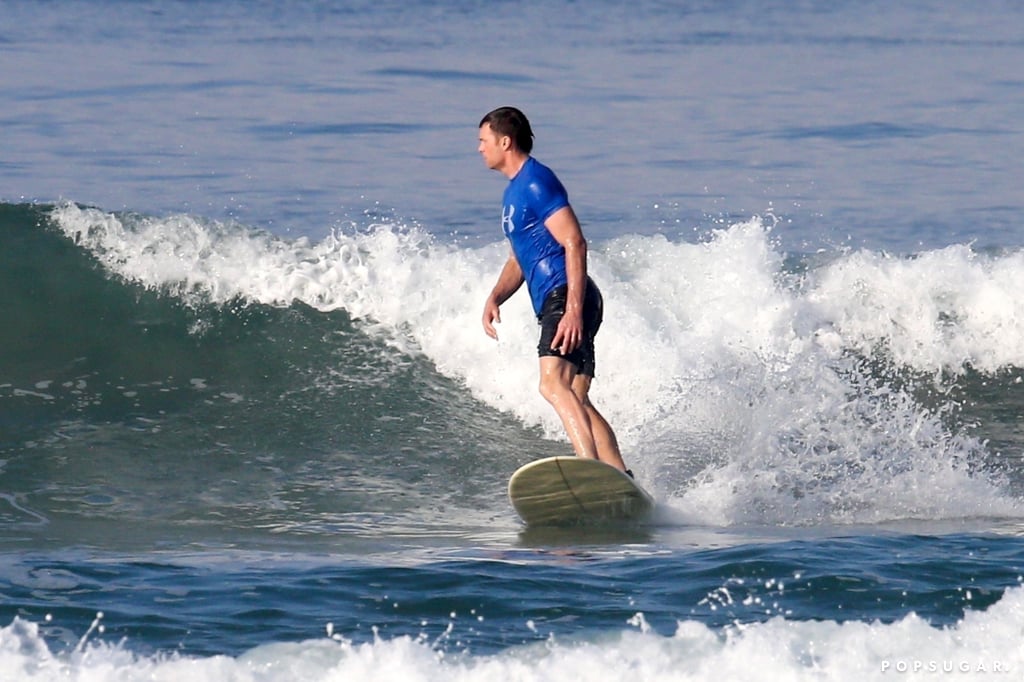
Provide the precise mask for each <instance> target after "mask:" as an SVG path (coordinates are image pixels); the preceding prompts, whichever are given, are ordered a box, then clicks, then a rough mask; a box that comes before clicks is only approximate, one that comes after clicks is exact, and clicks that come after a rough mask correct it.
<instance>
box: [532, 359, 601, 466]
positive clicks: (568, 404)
mask: <svg viewBox="0 0 1024 682" xmlns="http://www.w3.org/2000/svg"><path fill="white" fill-rule="evenodd" d="M575 378H576V367H575V365H573V364H572V363H570V362H568V361H567V360H564V359H563V358H559V357H555V356H545V357H542V358H541V359H540V394H541V395H542V396H544V399H545V400H547V401H548V402H549V403H551V406H552V407H553V408H555V412H556V413H557V414H558V416H559V418H560V419H561V420H562V426H563V427H565V433H566V435H568V436H569V442H571V443H572V447H573V449H574V450H575V451H576V454H577V455H578V456H580V457H587V458H589V459H598V458H599V457H598V455H599V450H598V448H597V444H596V443H595V441H594V432H593V430H592V427H591V424H590V412H589V411H588V410H587V408H586V407H585V406H584V403H583V402H582V401H581V400H580V399H579V396H578V395H577V394H576V392H575V391H573V380H574V379H575Z"/></svg>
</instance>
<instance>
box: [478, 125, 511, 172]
mask: <svg viewBox="0 0 1024 682" xmlns="http://www.w3.org/2000/svg"><path fill="white" fill-rule="evenodd" d="M502 139H503V138H500V137H498V134H497V133H495V132H494V131H493V130H491V124H490V123H485V124H483V125H482V126H480V146H479V147H477V151H478V152H480V156H482V157H483V158H484V163H485V164H487V167H488V168H490V169H491V170H496V169H498V168H499V167H500V166H501V164H502V162H503V161H504V160H505V147H504V146H503V145H502Z"/></svg>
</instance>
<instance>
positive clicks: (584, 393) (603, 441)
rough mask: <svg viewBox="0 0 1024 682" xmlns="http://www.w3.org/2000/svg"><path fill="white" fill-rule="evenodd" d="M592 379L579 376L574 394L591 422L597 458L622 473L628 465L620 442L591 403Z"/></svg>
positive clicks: (575, 380) (574, 380)
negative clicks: (623, 456) (620, 447)
mask: <svg viewBox="0 0 1024 682" xmlns="http://www.w3.org/2000/svg"><path fill="white" fill-rule="evenodd" d="M591 380H592V377H588V376H586V375H584V374H577V375H576V377H575V378H574V379H573V382H572V390H573V393H575V394H576V397H577V398H578V399H579V401H580V402H581V403H582V404H583V408H584V409H585V410H586V411H587V417H588V419H589V421H590V432H591V434H592V435H593V437H594V445H595V447H596V448H597V456H598V458H600V460H601V461H602V462H604V463H605V464H611V465H612V466H613V467H615V468H616V469H619V470H620V471H625V470H626V463H625V462H624V461H623V459H622V453H621V452H620V451H619V441H618V439H617V438H616V437H615V432H614V431H613V430H612V427H611V424H609V423H608V421H607V420H606V419H605V418H604V416H603V415H602V414H601V413H600V412H598V411H597V408H596V407H594V404H593V403H592V402H590V382H591Z"/></svg>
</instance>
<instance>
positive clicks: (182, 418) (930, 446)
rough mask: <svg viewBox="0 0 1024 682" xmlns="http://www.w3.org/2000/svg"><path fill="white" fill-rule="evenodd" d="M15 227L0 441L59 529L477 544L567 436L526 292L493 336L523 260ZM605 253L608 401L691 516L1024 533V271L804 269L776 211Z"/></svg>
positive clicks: (157, 220) (949, 253)
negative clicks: (543, 372)
mask: <svg viewBox="0 0 1024 682" xmlns="http://www.w3.org/2000/svg"><path fill="white" fill-rule="evenodd" d="M0 216H2V217H0V225H2V229H3V232H4V236H5V243H6V244H7V245H8V247H9V248H6V249H5V250H4V253H3V256H2V258H3V261H4V262H3V267H2V268H0V273H2V274H0V277H3V280H4V281H3V282H2V285H3V286H2V294H0V295H2V297H3V298H2V303H0V305H2V308H0V311H2V312H0V314H2V317H3V319H4V321H5V324H4V329H5V332H4V334H3V336H2V337H0V357H3V358H4V366H3V373H2V376H0V400H2V401H3V404H4V407H5V409H4V410H3V414H4V417H3V419H4V437H3V440H2V442H0V450H2V451H3V452H4V453H5V455H6V456H7V457H8V458H9V459H8V462H7V465H6V466H7V470H8V472H9V473H12V474H16V475H17V476H18V477H19V478H18V479H17V480H19V481H21V483H22V485H21V487H20V488H19V489H18V490H19V491H20V492H24V493H25V494H33V495H42V496H43V497H44V498H45V500H46V501H45V502H44V503H41V510H40V505H36V506H35V507H34V508H35V509H37V511H36V512H33V513H34V514H37V515H40V516H42V517H47V518H49V517H51V516H53V515H54V514H56V513H57V512H61V513H71V512H73V513H74V514H81V513H86V514H91V515H97V516H100V517H107V516H116V515H118V514H122V513H123V512H125V511H126V510H131V511H132V512H133V514H134V515H135V518H146V517H153V518H157V519H160V520H163V521H168V522H171V521H174V522H177V521H181V520H182V519H183V518H184V519H187V520H189V521H197V520H198V519H202V522H203V523H204V524H209V525H211V526H213V527H219V526H220V524H224V525H225V526H226V527H231V528H236V527H237V526H239V525H242V526H250V525H252V524H253V523H256V524H262V525H266V526H269V527H272V528H275V529H277V530H280V531H302V532H313V533H316V532H319V531H321V530H323V529H325V528H330V529H332V530H333V529H336V528H337V525H338V524H349V523H355V524H356V526H357V527H364V526H361V525H360V524H366V523H368V521H367V519H369V518H375V517H377V516H378V515H380V514H383V513H384V512H387V513H388V514H389V518H392V519H394V518H397V519H401V521H400V526H399V527H401V528H406V525H404V524H411V525H413V526H419V525H420V524H424V523H426V524H430V523H433V522H435V521H437V519H438V518H440V514H441V512H438V511H436V509H437V504H432V502H431V501H432V500H435V499H437V497H436V496H439V497H440V499H442V500H443V501H445V504H451V505H454V508H455V509H457V513H456V519H457V520H458V521H459V522H461V523H466V524H470V525H472V524H474V523H485V522H486V519H487V518H489V517H490V516H493V515H494V514H496V513H497V512H498V510H499V507H501V509H502V510H504V499H503V492H502V488H503V485H504V481H505V480H506V476H503V475H497V476H493V477H481V476H480V473H479V472H480V470H481V469H482V468H484V467H494V466H497V467H499V468H500V469H501V470H502V471H503V472H505V473H510V472H511V470H512V469H513V468H514V467H515V466H517V465H518V464H520V463H522V462H525V461H527V460H528V459H530V458H533V457H536V456H539V455H541V454H550V453H551V452H558V451H563V450H566V449H567V447H568V446H567V445H565V444H564V443H561V442H558V443H552V442H551V440H552V439H553V440H556V441H561V440H562V436H561V433H560V427H559V425H558V424H557V423H556V422H555V421H554V417H553V415H552V414H551V413H550V409H549V408H548V407H547V406H546V404H544V403H543V401H542V400H541V398H540V397H539V395H538V394H537V391H536V385H535V384H536V367H535V360H534V359H533V350H532V349H533V347H534V346H535V343H536V341H535V338H534V337H535V334H536V329H535V323H534V321H533V319H532V315H531V313H530V311H529V304H528V302H527V301H526V300H525V296H518V297H516V298H514V299H512V301H510V302H509V303H508V304H507V305H506V310H505V311H504V313H505V314H504V315H503V319H504V322H503V324H502V325H501V328H500V340H499V342H497V343H495V342H493V341H492V340H490V339H488V338H486V337H485V336H484V335H483V333H482V332H481V330H480V326H479V312H480V307H481V301H483V300H484V297H485V296H486V294H487V292H488V291H489V288H490V285H491V283H492V281H493V278H494V277H495V276H496V275H495V273H496V271H497V268H498V267H500V263H501V262H502V258H503V255H504V253H505V252H504V247H503V246H502V245H500V244H489V245H483V246H477V247H472V248H467V247H464V246H459V245H452V244H445V243H440V242H439V241H437V240H435V239H434V238H432V237H431V236H430V235H428V234H426V233H424V232H422V231H421V230H419V229H417V228H415V227H411V228H410V227H406V226H402V225H399V224H391V223H380V224H370V225H366V226H363V227H361V228H359V229H352V230H349V231H348V232H344V233H343V232H340V231H339V232H335V233H334V234H332V235H330V236H329V237H327V238H325V239H323V240H321V241H319V242H311V241H309V240H307V239H295V240H288V239H284V238H281V237H277V236H273V235H271V234H269V233H265V232H262V231H259V230H254V229H251V228H248V227H246V226H244V225H239V224H233V223H223V222H217V221H210V220H203V219H199V218H195V217H192V216H188V215H173V216H168V217H153V216H144V215H136V214H127V213H110V212H106V211H101V210H98V209H93V208H87V207H81V206H78V205H75V204H62V205H57V206H50V207H45V206H25V205H5V206H4V207H3V211H2V213H0ZM591 251H592V265H591V271H592V274H593V275H594V277H595V278H596V279H597V280H598V282H599V284H600V285H601V287H602V290H603V291H604V293H605V297H606V299H607V308H608V310H607V320H608V323H607V324H606V325H605V327H604V328H603V329H602V332H601V335H600V336H599V339H598V354H599V359H598V363H599V364H598V379H597V381H596V382H595V389H594V399H595V402H597V403H598V404H599V405H600V406H601V407H602V410H603V411H604V412H605V413H606V416H608V417H609V419H610V421H611V422H612V423H613V424H614V425H615V426H616V429H617V431H618V432H619V435H620V439H621V440H622V441H623V445H624V449H625V452H626V454H627V459H628V460H629V461H630V465H631V466H632V467H633V468H634V470H636V471H637V473H638V475H639V477H640V479H641V480H642V481H643V482H644V483H646V484H647V485H648V486H649V487H650V488H652V490H653V491H654V492H655V494H656V496H658V497H659V499H661V500H662V501H663V505H662V506H663V508H664V511H665V521H666V522H669V523H697V524H709V525H715V526H718V525H725V526H729V525H735V524H771V525H819V524H849V523H879V522H886V521H893V520H901V519H961V518H975V517H1011V518H1016V517H1017V516H1019V514H1020V504H1019V496H1020V491H1021V478H1022V477H1021V474H1020V471H1021V467H1020V453H1021V443H1020V441H1019V439H1017V438H1016V437H1015V436H1014V429H1015V424H1016V421H1015V420H1016V416H1015V415H1016V414H1019V407H1020V403H1021V389H1020V385H1021V373H1020V370H1019V369H1018V368H1020V367H1024V329H1022V325H1024V310H1022V305H1024V304H1021V303H1020V302H1019V300H1018V298H1017V297H1016V296H1015V293H1016V292H1018V291H1020V290H1021V288H1020V286H1021V284H1022V279H1024V254H1022V253H1021V252H1019V251H1009V252H998V253H978V252H975V251H973V250H972V249H971V248H969V247H966V246H952V247H948V248H944V249H941V250H937V251H928V252H924V253H921V254H918V255H916V256H913V257H903V258H898V257H894V256H890V255H887V254H884V253H876V252H871V251H850V252H835V253H832V254H824V255H823V254H817V255H815V256H813V257H799V256H796V257H794V256H790V255H787V254H784V253H782V252H780V251H779V250H778V248H777V247H776V246H775V245H774V244H773V240H772V234H771V226H770V224H766V223H765V222H764V221H762V220H760V219H752V220H749V221H746V222H740V223H736V224H733V225H730V226H728V227H724V228H722V229H720V230H717V231H714V232H713V233H711V234H709V235H708V237H707V238H706V239H705V240H703V241H701V242H699V243H674V242H671V241H669V240H667V239H665V238H663V237H659V236H625V237H620V238H616V239H613V240H610V241H606V242H603V243H600V244H595V245H592V249H591ZM83 453H87V454H83ZM211 466H213V467H216V468H217V470H218V472H219V474H220V475H221V478H222V479H224V480H230V481H232V484H231V486H226V485H224V484H223V482H222V481H221V482H219V481H218V478H217V477H211V476H210V473H209V471H210V467H211ZM268 472H270V473H271V474H272V475H270V476H267V473H268ZM182 476H187V477H189V480H190V481H192V483H193V485H190V486H181V485H180V483H181V477H182ZM356 478H357V479H358V480H359V482H360V483H359V485H358V486H353V487H352V489H349V488H347V487H346V486H345V481H351V480H355V479H356ZM483 479H487V480H483ZM491 479H493V480H491ZM396 490H400V491H401V494H400V495H394V494H392V493H394V492H395V491H396ZM355 491H358V492H355ZM309 495H312V496H313V499H316V500H318V504H314V505H308V504H307V505H299V504H298V503H297V500H299V499H306V500H308V499H310V498H309V497H308V496H309ZM370 500H372V501H373V504H372V505H370V504H369V501H370ZM381 505H382V506H381ZM423 505H425V506H426V507H427V508H428V509H429V510H434V511H428V512H427V513H425V514H424V513H423V511H422V510H421V509H419V507H420V506H423ZM300 506H301V507H303V508H302V509H301V510H299V507H300ZM10 513H11V515H12V518H13V519H15V520H20V521H23V522H25V523H31V522H32V521H33V519H34V517H33V516H32V515H28V516H26V515H25V514H24V513H23V512H19V511H17V510H16V509H14V508H13V507H12V511H11V512H10ZM444 514H445V515H446V516H447V515H449V514H450V512H449V511H446V512H444ZM366 527H367V528H368V526H366ZM374 527H375V528H377V527H376V526H374Z"/></svg>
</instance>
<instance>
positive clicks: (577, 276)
mask: <svg viewBox="0 0 1024 682" xmlns="http://www.w3.org/2000/svg"><path fill="white" fill-rule="evenodd" d="M544 226H545V227H546V228H547V229H548V232H550V233H551V236H552V237H554V238H555V240H556V241H557V242H558V243H559V244H561V245H562V248H564V249H565V274H566V278H567V280H568V290H567V291H566V294H565V315H563V316H562V320H561V322H559V323H558V330H557V331H556V332H555V338H554V339H552V340H551V348H552V349H553V350H558V351H559V352H561V353H562V354H563V355H564V354H566V353H571V352H573V351H574V350H576V349H577V348H579V346H580V344H582V343H583V295H584V293H585V292H586V289H587V240H586V239H584V237H583V229H582V228H580V223H579V220H577V219H576V214H575V213H574V212H573V210H572V206H564V207H562V208H560V209H558V210H557V211H555V212H554V213H552V214H551V215H550V216H549V217H548V219H547V220H546V221H544Z"/></svg>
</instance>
